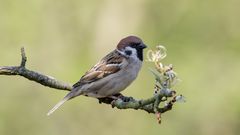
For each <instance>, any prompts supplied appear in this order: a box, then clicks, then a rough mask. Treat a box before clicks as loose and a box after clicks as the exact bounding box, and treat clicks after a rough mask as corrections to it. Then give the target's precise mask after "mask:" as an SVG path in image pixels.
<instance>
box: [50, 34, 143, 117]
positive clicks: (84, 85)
mask: <svg viewBox="0 0 240 135" xmlns="http://www.w3.org/2000/svg"><path fill="white" fill-rule="evenodd" d="M146 47H147V46H146V45H145V44H144V43H143V41H142V40H141V39H140V38H139V37H136V36H128V37H126V38H123V39H122V40H121V41H120V42H119V43H118V45H117V47H116V49H115V50H113V51H112V52H110V53H109V54H108V55H106V56H105V57H104V58H102V59H101V60H100V61H99V62H98V63H97V64H96V65H95V66H93V67H92V68H91V69H90V70H89V71H87V72H86V73H85V74H84V75H83V76H82V77H81V79H80V80H79V81H78V82H77V83H76V84H74V85H73V89H72V90H71V91H70V92H69V93H68V94H67V95H66V96H65V97H64V98H63V99H62V100H61V101H60V102H58V103H57V104H56V105H55V106H54V107H53V108H52V109H51V110H50V111H49V112H48V113H47V115H50V114H52V113H53V112H54V111H55V110H56V109H58V108H59V107H60V106H61V105H62V104H63V103H64V102H66V101H68V100H70V99H72V98H74V97H76V96H80V95H85V96H89V97H94V98H104V97H111V96H113V95H115V94H118V93H119V92H121V91H123V90H124V89H125V88H126V87H128V86H129V85H130V84H131V83H132V82H133V81H134V80H135V79H136V77H137V75H138V72H139V70H140V69H141V67H142V61H143V49H144V48H146Z"/></svg>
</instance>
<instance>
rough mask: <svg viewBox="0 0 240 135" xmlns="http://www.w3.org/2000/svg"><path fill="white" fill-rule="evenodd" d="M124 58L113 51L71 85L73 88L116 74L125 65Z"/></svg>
mask: <svg viewBox="0 0 240 135" xmlns="http://www.w3.org/2000/svg"><path fill="white" fill-rule="evenodd" d="M125 59H126V58H125V57H123V56H122V55H121V54H120V53H118V52H117V51H113V52H112V53H110V54H108V55H107V56H106V57H104V58H103V59H102V60H101V61H100V62H99V63H97V64H96V65H95V66H93V67H92V68H91V69H90V70H89V71H88V72H86V73H85V75H83V76H82V78H81V79H80V80H79V81H78V82H77V83H76V84H74V85H73V87H74V88H76V87H78V86H81V85H83V84H86V83H92V82H95V81H97V80H100V79H102V78H104V77H106V76H108V75H111V74H114V73H116V72H118V71H119V70H120V69H121V68H123V67H124V66H125V65H126V63H127V62H126V60H125Z"/></svg>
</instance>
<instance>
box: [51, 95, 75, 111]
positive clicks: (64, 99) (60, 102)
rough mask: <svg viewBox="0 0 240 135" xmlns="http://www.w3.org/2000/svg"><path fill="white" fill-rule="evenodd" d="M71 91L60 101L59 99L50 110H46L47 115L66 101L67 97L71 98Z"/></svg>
mask: <svg viewBox="0 0 240 135" xmlns="http://www.w3.org/2000/svg"><path fill="white" fill-rule="evenodd" d="M71 95H72V94H71V92H70V93H69V94H67V95H66V96H65V97H64V98H63V99H62V100H61V101H59V102H58V103H57V104H56V105H55V106H54V107H53V108H52V109H51V110H50V111H48V113H47V116H49V115H51V114H52V113H53V112H54V111H56V110H57V109H58V108H59V107H60V106H61V105H63V103H65V102H66V101H68V100H69V99H71V98H72V96H71Z"/></svg>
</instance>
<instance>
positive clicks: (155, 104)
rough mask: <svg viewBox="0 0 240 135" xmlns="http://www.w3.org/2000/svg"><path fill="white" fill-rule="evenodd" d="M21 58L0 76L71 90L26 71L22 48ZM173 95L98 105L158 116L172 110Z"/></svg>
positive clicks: (1, 70) (109, 100)
mask: <svg viewBox="0 0 240 135" xmlns="http://www.w3.org/2000/svg"><path fill="white" fill-rule="evenodd" d="M21 56H22V60H21V63H20V65H19V66H0V75H19V76H22V77H25V78H27V79H29V80H31V81H35V82H37V83H40V84H42V85H44V86H47V87H50V88H54V89H58V90H66V91H71V90H72V86H71V85H70V84H68V83H64V82H61V81H58V80H56V79H55V78H53V77H51V76H48V75H44V74H41V73H39V72H36V71H32V70H29V69H27V68H26V62H27V57H26V54H25V51H24V48H21ZM175 94H176V92H175V91H172V90H165V91H164V90H163V91H161V92H156V93H155V95H154V96H153V97H150V98H148V99H142V100H137V99H134V98H132V97H125V96H123V95H121V94H118V96H119V95H120V96H119V98H118V99H117V100H116V99H112V98H109V97H106V98H100V99H98V100H99V103H105V104H110V105H112V107H116V108H118V109H135V110H144V111H146V112H148V113H154V114H160V113H164V112H166V111H169V110H171V109H172V106H173V103H174V102H176V98H177V96H175ZM167 97H173V98H172V99H171V100H170V101H168V102H167V103H166V104H165V105H164V106H163V107H159V106H160V103H162V102H163V101H164V102H165V101H166V100H167ZM159 116H160V115H159ZM159 122H160V120H159Z"/></svg>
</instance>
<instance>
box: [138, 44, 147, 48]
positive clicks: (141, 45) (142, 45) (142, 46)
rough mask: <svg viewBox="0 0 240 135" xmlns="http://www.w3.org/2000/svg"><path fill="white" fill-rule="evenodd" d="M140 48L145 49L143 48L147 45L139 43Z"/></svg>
mask: <svg viewBox="0 0 240 135" xmlns="http://www.w3.org/2000/svg"><path fill="white" fill-rule="evenodd" d="M139 47H140V48H141V49H145V48H147V46H146V45H145V44H143V43H142V44H140V46H139Z"/></svg>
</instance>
